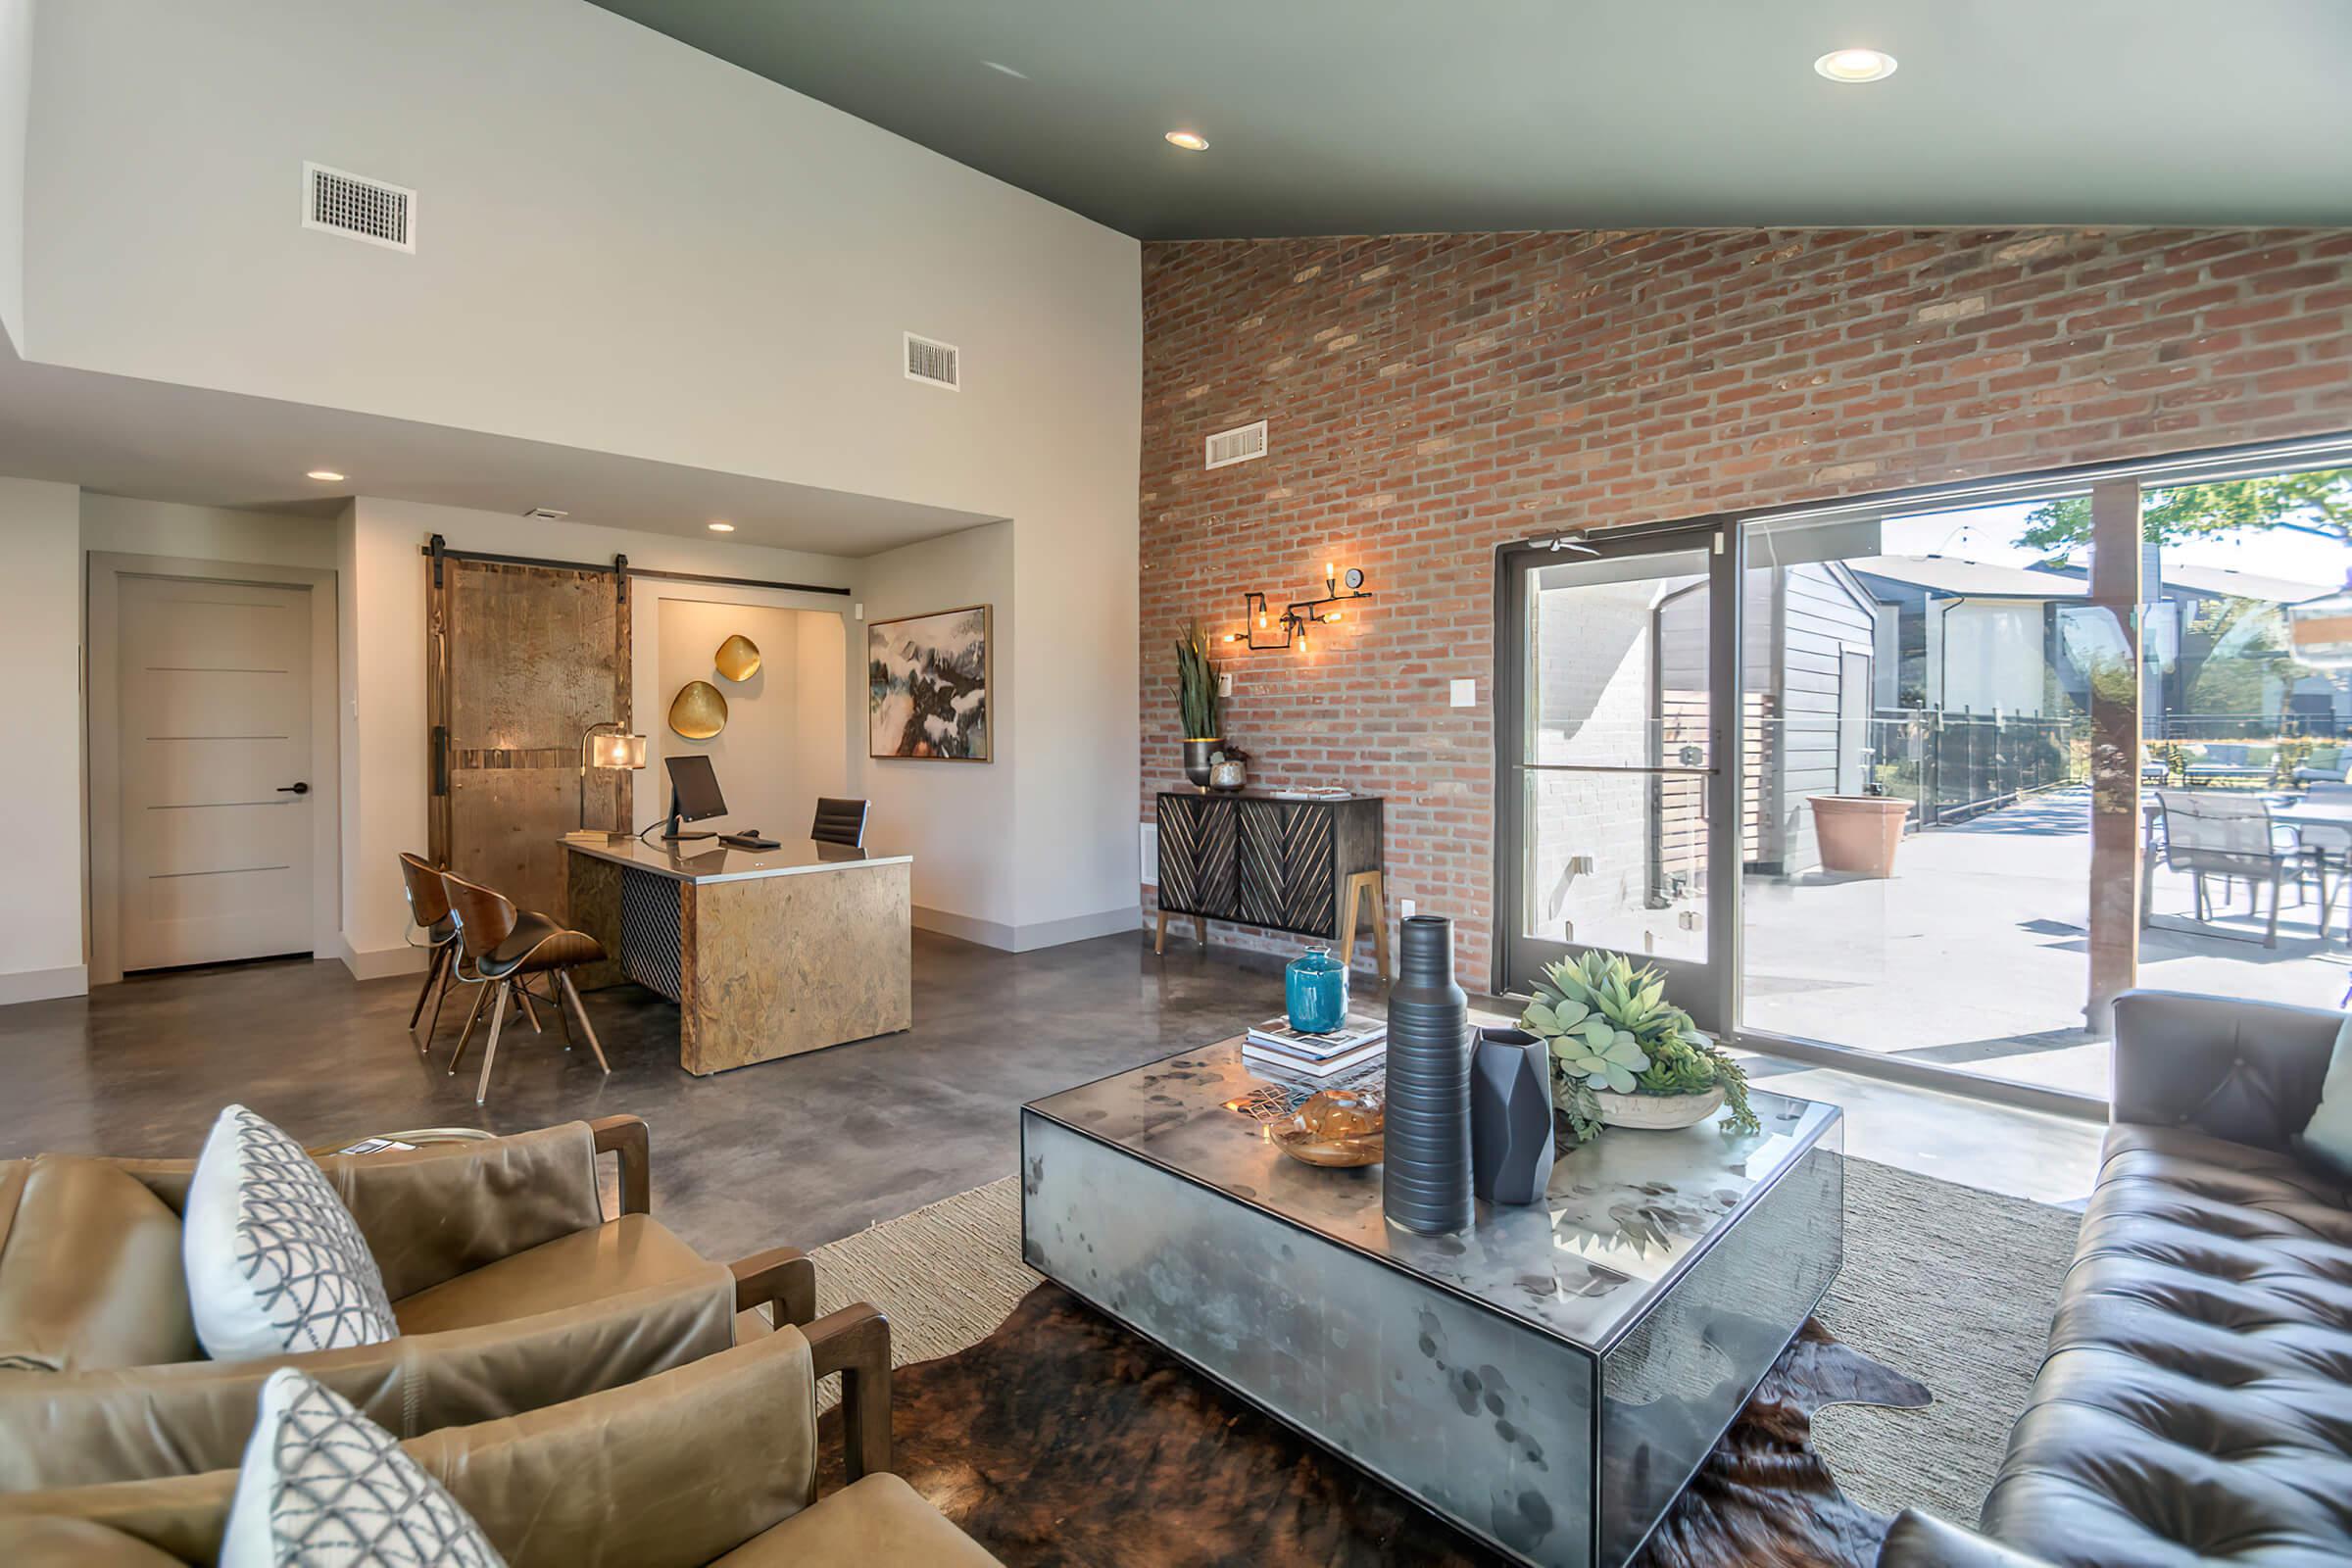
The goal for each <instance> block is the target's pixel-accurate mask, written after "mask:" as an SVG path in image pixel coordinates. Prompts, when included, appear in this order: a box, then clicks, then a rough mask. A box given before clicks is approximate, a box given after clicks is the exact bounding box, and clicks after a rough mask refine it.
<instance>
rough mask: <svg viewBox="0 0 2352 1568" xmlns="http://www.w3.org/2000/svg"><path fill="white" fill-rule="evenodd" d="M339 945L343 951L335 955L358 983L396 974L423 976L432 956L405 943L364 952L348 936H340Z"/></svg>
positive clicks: (388, 977) (387, 977)
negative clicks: (354, 945) (428, 959)
mask: <svg viewBox="0 0 2352 1568" xmlns="http://www.w3.org/2000/svg"><path fill="white" fill-rule="evenodd" d="M335 943H336V946H337V947H339V948H340V949H342V951H341V952H340V953H338V954H336V955H335V956H337V957H339V958H341V959H342V960H343V967H344V968H346V969H349V970H350V971H351V977H352V978H353V979H354V980H389V979H391V978H392V977H393V976H394V975H402V974H422V973H424V965H425V962H426V960H427V957H428V956H429V955H428V951H427V950H426V949H424V948H412V947H410V946H409V945H408V944H407V943H405V942H404V943H402V944H401V945H400V946H399V947H396V948H371V949H369V950H368V952H366V953H362V952H361V951H359V950H358V949H357V948H355V947H353V946H352V945H351V941H350V939H349V938H347V937H340V936H338V937H337V938H336V939H335Z"/></svg>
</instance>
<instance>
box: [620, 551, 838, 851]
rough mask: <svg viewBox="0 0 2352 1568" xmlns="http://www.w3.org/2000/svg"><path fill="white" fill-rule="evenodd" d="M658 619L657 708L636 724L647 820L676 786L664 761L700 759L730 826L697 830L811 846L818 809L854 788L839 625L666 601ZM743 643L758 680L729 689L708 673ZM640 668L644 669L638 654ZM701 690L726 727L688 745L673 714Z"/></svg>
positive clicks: (761, 608)
mask: <svg viewBox="0 0 2352 1568" xmlns="http://www.w3.org/2000/svg"><path fill="white" fill-rule="evenodd" d="M648 586H650V585H648ZM657 619H658V620H659V623H660V631H659V635H658V647H657V650H656V657H657V662H658V664H659V676H658V679H659V685H658V687H657V691H658V693H659V697H660V704H661V706H659V707H657V708H654V709H651V710H649V711H646V712H643V713H640V714H638V715H637V717H636V719H635V723H636V725H637V728H638V729H639V730H640V732H642V733H643V734H644V735H645V736H646V771H645V772H644V773H643V774H641V775H640V776H639V778H638V782H637V788H638V805H639V808H640V813H641V814H642V813H643V810H644V809H647V808H651V809H652V810H653V811H654V812H655V813H656V814H659V813H660V812H661V811H662V810H663V809H665V808H666V804H667V799H668V794H669V780H668V775H667V773H666V771H665V770H664V768H663V765H662V764H663V760H664V759H666V758H669V757H673V756H680V755H684V754H689V753H701V754H702V755H703V756H706V757H708V758H710V759H711V767H712V769H713V770H714V771H716V773H717V774H718V787H719V790H720V793H722V794H723V795H725V797H726V801H727V814H726V815H724V816H720V817H713V818H711V820H709V821H707V822H703V823H700V824H698V826H701V827H704V828H709V829H712V830H715V831H718V832H724V833H734V832H740V831H742V830H743V829H744V828H746V827H756V828H759V829H760V831H761V832H763V833H765V834H766V835H767V836H768V837H769V838H775V839H796V838H806V837H807V836H808V833H809V823H810V822H811V821H812V820H813V819H814V818H815V815H816V797H817V796H818V795H819V794H833V795H838V794H840V793H841V789H842V784H843V781H844V780H845V779H846V778H847V777H848V770H849V759H848V750H849V742H848V735H847V733H846V731H845V729H844V727H843V724H842V711H843V706H844V704H845V703H846V701H847V689H846V687H845V684H844V677H843V662H842V640H843V635H844V633H843V629H842V622H843V617H842V616H841V615H838V614H829V613H823V612H817V611H801V610H783V609H777V608H774V607H771V606H767V605H758V604H729V603H723V602H712V601H710V600H701V599H684V598H678V599H668V598H665V599H662V600H661V601H660V602H659V607H658V613H657ZM737 632H741V633H742V634H743V635H744V636H746V637H749V638H750V639H751V640H752V641H753V642H754V643H757V644H758V645H759V647H760V668H759V670H758V671H757V672H756V673H755V674H753V676H752V677H751V679H749V680H745V681H730V680H728V679H726V678H725V677H724V676H722V675H720V674H718V673H717V671H716V670H715V668H714V667H713V666H712V662H711V656H712V655H713V654H715V653H716V652H717V650H718V646H719V644H721V643H723V642H725V641H726V640H727V638H728V637H729V636H731V635H733V634H734V633H737ZM805 647H806V648H807V649H808V651H809V658H808V659H807V660H805V659H804V653H803V650H804V648H805ZM638 658H639V660H640V662H642V661H643V658H644V656H643V654H640V655H639V656H638ZM807 663H813V665H814V667H813V668H808V667H805V664H807ZM695 680H707V681H709V682H710V683H711V685H713V686H715V687H717V688H718V690H719V692H720V694H721V695H722V696H724V697H725V698H726V700H727V726H726V728H725V729H723V730H721V731H719V733H718V734H716V735H713V736H711V737H710V738H709V739H708V740H688V739H686V738H685V737H684V736H682V735H679V734H677V733H675V732H674V731H672V730H671V729H670V727H669V722H668V718H669V704H670V702H671V701H672V700H673V699H674V698H675V697H676V696H677V694H678V691H679V689H680V688H681V687H683V686H684V685H685V684H686V683H687V682H689V681H695Z"/></svg>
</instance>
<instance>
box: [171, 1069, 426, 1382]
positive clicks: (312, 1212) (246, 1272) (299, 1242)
mask: <svg viewBox="0 0 2352 1568" xmlns="http://www.w3.org/2000/svg"><path fill="white" fill-rule="evenodd" d="M179 1250H180V1261H181V1263H182V1264H183V1265H184V1267H185V1268H186V1271H187V1279H188V1306H189V1309H190V1311H191V1312H192V1314H193V1315H194V1317H195V1319H196V1338H197V1340H198V1341H199V1342H201V1343H202V1344H203V1346H204V1351H205V1354H207V1355H209V1356H211V1357H212V1358H213V1359H214V1360H216V1361H251V1360H255V1359H258V1358H260V1357H263V1356H270V1355H284V1354H288V1353H290V1352H300V1351H304V1350H339V1349H343V1348H346V1347H349V1346H354V1345H375V1344H378V1343H380V1342H382V1341H384V1340H389V1339H393V1338H396V1337H397V1336H398V1335H399V1333H400V1329H399V1327H398V1325H397V1324H395V1323H394V1322H393V1319H392V1303H391V1301H390V1300H388V1299H386V1298H385V1296H384V1276H383V1274H382V1272H381V1271H379V1270H378V1269H377V1268H376V1266H375V1259H374V1257H373V1256H371V1255H370V1254H369V1253H368V1243H367V1241H366V1239H365V1238H363V1237H362V1236H361V1235H360V1228H359V1226H357V1225H355V1224H353V1223H352V1218H351V1211H350V1210H349V1209H346V1208H345V1207H344V1206H343V1201H342V1200H341V1199H339V1198H337V1197H336V1196H335V1190H334V1188H333V1187H331V1186H329V1185H328V1184H327V1180H326V1173H325V1172H324V1171H322V1170H320V1169H319V1162H318V1161H317V1160H314V1159H313V1158H311V1156H310V1155H309V1154H306V1153H304V1152H303V1150H302V1146H301V1145H300V1144H298V1143H296V1142H294V1140H293V1139H291V1138H288V1137H287V1136H286V1135H285V1134H284V1133H282V1132H279V1131H278V1130H277V1129H276V1128H275V1127H272V1126H271V1125H270V1123H268V1122H266V1121H264V1120H263V1119H262V1118H261V1117H259V1116H257V1115H255V1114H254V1113H253V1112H252V1111H250V1110H247V1109H246V1108H245V1107H244V1106H243V1105H229V1106H227V1107H225V1108H224V1109H222V1110H221V1117H220V1119H219V1120H218V1121H216V1122H214V1123H213V1131H212V1136H211V1137H209V1138H207V1139H206V1140H205V1142H204V1153H203V1154H202V1156H200V1157H199V1158H198V1159H197V1161H196V1175H195V1178H194V1179H193V1180H192V1181H190V1182H189V1184H188V1201H187V1206H186V1208H185V1209H184V1211H183V1212H182V1215H181V1223H180V1239H179Z"/></svg>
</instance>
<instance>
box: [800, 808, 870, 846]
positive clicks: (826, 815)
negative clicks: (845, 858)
mask: <svg viewBox="0 0 2352 1568" xmlns="http://www.w3.org/2000/svg"><path fill="white" fill-rule="evenodd" d="M865 810H866V803H865V802H863V801H842V800H836V799H834V798H833V797H832V796H829V795H820V796H818V797H817V799H816V822H815V824H814V825H813V826H811V827H810V828H809V837H810V838H812V839H814V840H816V842H817V843H819V844H846V845H848V846H849V847H850V848H851V849H853V850H861V849H863V848H865Z"/></svg>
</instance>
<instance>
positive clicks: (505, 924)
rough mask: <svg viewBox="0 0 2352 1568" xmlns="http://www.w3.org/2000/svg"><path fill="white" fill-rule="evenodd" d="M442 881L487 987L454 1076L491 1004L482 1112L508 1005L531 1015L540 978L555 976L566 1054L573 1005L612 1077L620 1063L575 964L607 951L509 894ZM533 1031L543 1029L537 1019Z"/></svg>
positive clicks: (470, 1017) (477, 1089)
mask: <svg viewBox="0 0 2352 1568" xmlns="http://www.w3.org/2000/svg"><path fill="white" fill-rule="evenodd" d="M441 880H442V883H443V884H444V885H445V886H446V887H447V889H448V893H449V907H450V912H451V914H452V915H453V916H454V917H455V919H456V920H457V922H458V940H459V943H460V946H461V948H462V949H463V952H464V959H465V962H466V965H467V966H468V967H469V968H471V969H472V970H473V972H474V975H475V976H477V977H479V979H480V980H481V981H482V988H481V989H480V990H479V991H477V992H475V993H474V998H473V1007H472V1009H471V1010H470V1011H468V1012H467V1013H466V1028H465V1030H464V1032H463V1033H461V1034H460V1035H459V1036H458V1049H457V1050H456V1051H454V1052H452V1053H451V1054H450V1058H449V1070H450V1071H451V1072H452V1073H453V1074H454V1073H455V1072H456V1071H457V1070H458V1064H459V1063H460V1062H461V1061H463V1060H464V1059H465V1056H466V1042H467V1041H468V1040H470V1039H471V1038H472V1037H473V1026H474V1024H475V1022H476V1021H477V1020H478V1019H479V1018H480V1017H481V1013H482V1005H483V1003H484V1002H485V1001H488V1002H489V1003H490V1033H489V1035H488V1037H487V1038H486V1039H485V1040H484V1041H483V1043H482V1076H481V1081H480V1082H479V1083H478V1084H476V1085H475V1086H474V1091H473V1103H475V1104H477V1105H478V1104H480V1103H482V1102H483V1101H484V1100H486V1099H487V1098H489V1094H490V1069H491V1067H492V1065H493V1064H494V1063H496V1062H497V1060H498V1037H499V1031H500V1029H501V1028H502V1026H503V1025H504V1024H505V1022H506V1016H507V1001H508V998H509V997H510V996H512V997H514V998H515V1000H516V1002H517V1004H518V1005H520V1006H521V1007H522V1008H524V1009H525V1011H526V1013H527V1012H528V1009H529V1007H530V1005H531V1004H530V992H529V991H528V990H527V989H525V986H526V982H528V980H529V979H530V977H531V976H533V975H546V976H548V977H549V979H550V983H551V984H552V985H553V987H554V988H555V994H554V996H553V997H551V998H550V1000H551V1001H553V1002H554V1003H555V1005H556V1016H557V1018H558V1019H559V1020H560V1021H561V1022H562V1023H563V1025H564V1050H566V1051H569V1050H570V1049H571V1044H570V1042H571V1018H570V1016H569V1014H567V1013H566V1012H565V1011H564V1003H567V1002H568V1003H569V1004H570V1005H571V1011H572V1012H575V1013H577V1014H579V1019H580V1030H581V1032H582V1033H583V1034H585V1035H586V1036H587V1037H588V1049H589V1050H590V1051H593V1052H595V1053H596V1064H597V1066H599V1067H601V1068H602V1069H604V1071H605V1072H606V1074H607V1075H608V1076H609V1075H610V1074H611V1073H612V1071H613V1064H612V1063H611V1062H609V1061H607V1060H606V1059H605V1048H604V1046H603V1045H602V1044H601V1043H599V1042H598V1040H597V1038H596V1026H595V1025H594V1024H592V1023H590V1022H589V1021H588V1009H587V1008H586V1007H584V1006H582V1005H580V993H579V989H578V988H577V987H575V986H574V985H573V984H572V983H571V970H572V967H573V966H574V965H576V964H582V963H596V962H599V961H601V960H602V959H603V958H604V956H605V947H604V944H603V943H601V942H599V941H597V940H596V938H594V937H592V936H590V935H589V934H588V933H587V932H585V931H571V930H566V929H565V928H564V927H563V926H562V925H559V924H557V923H556V921H554V920H553V919H551V918H549V917H548V916H547V915H544V914H539V913H535V912H533V913H524V912H520V911H517V910H516V909H515V904H514V901H513V900H511V899H509V898H508V897H507V896H506V895H505V894H503V893H498V892H495V891H493V890H492V889H490V888H486V887H483V886H482V885H481V884H479V883H477V882H468V881H466V879H465V878H464V877H462V876H458V875H456V874H455V873H453V872H449V871H444V872H442V873H441ZM532 1027H534V1028H536V1027H537V1019H536V1018H533V1019H532Z"/></svg>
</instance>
